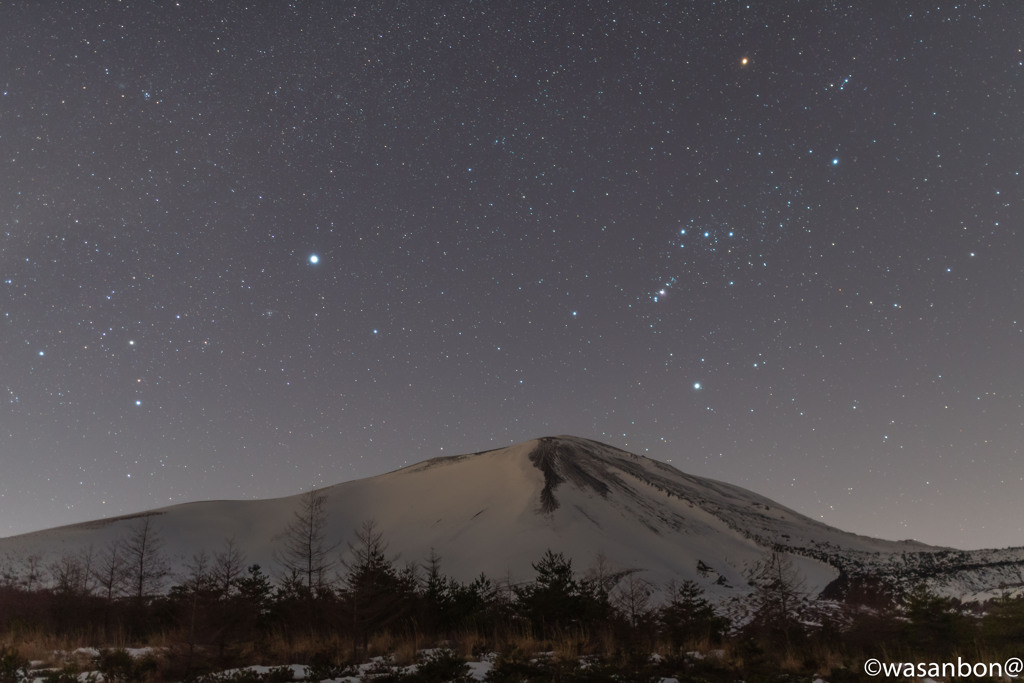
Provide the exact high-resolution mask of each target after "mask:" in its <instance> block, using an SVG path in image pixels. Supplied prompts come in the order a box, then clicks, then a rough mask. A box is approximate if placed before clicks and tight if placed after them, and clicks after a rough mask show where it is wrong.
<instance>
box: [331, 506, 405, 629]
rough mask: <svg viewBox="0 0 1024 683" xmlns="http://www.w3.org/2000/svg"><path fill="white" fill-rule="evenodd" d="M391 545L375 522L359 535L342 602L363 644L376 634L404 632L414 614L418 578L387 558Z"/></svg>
mask: <svg viewBox="0 0 1024 683" xmlns="http://www.w3.org/2000/svg"><path fill="white" fill-rule="evenodd" d="M387 547H388V546H387V543H386V542H385V541H384V537H383V535H382V534H381V532H380V531H379V530H378V529H377V525H376V524H375V523H374V522H373V521H369V522H366V523H364V524H363V526H362V527H361V528H360V529H359V530H358V531H357V532H356V542H355V543H350V544H349V552H350V555H351V557H350V559H348V560H347V561H345V563H344V564H345V568H346V569H347V570H348V574H347V576H346V578H345V589H344V592H343V594H342V599H343V602H344V605H345V608H344V611H345V614H347V615H348V618H349V625H350V627H351V629H352V632H353V633H354V634H355V635H356V637H357V638H360V639H361V640H362V642H363V647H364V648H365V647H366V644H367V641H368V639H369V637H370V635H372V634H373V633H375V632H378V631H382V630H386V629H389V628H390V629H394V628H401V627H402V626H404V625H406V621H407V619H408V618H409V617H410V616H411V615H412V613H413V609H412V608H413V605H414V597H415V593H416V583H417V582H416V577H415V575H413V574H412V572H399V571H398V570H397V569H396V567H395V563H394V561H393V560H391V559H389V558H388V556H387Z"/></svg>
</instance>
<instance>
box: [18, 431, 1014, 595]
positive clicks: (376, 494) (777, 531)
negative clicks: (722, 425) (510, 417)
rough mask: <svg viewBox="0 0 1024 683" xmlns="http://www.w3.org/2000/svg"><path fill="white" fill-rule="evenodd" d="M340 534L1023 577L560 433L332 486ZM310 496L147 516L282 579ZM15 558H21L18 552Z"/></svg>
mask: <svg viewBox="0 0 1024 683" xmlns="http://www.w3.org/2000/svg"><path fill="white" fill-rule="evenodd" d="M322 491H323V493H324V494H325V496H326V510H327V521H326V524H325V532H326V538H327V541H328V542H330V543H337V544H339V548H340V549H339V551H338V552H339V554H341V553H342V552H343V549H345V548H347V545H348V543H349V542H351V541H353V539H354V536H355V531H356V530H357V529H358V528H359V527H360V526H362V525H363V523H364V522H367V521H371V520H372V521H374V522H375V523H376V526H377V529H378V530H379V531H381V532H382V533H383V536H384V538H385V539H386V540H387V542H388V543H389V545H390V549H391V551H393V552H394V553H396V554H398V555H399V556H400V557H399V561H400V562H402V563H404V562H422V561H423V560H424V559H425V558H426V557H427V556H428V555H429V554H430V553H431V551H432V550H433V551H434V552H436V553H437V555H439V556H440V557H441V569H442V571H443V572H444V573H446V574H448V575H451V576H454V577H456V578H459V579H462V580H471V579H472V578H475V577H476V576H478V575H479V574H480V573H481V572H483V573H486V574H487V575H488V576H490V577H491V578H492V579H495V580H499V581H503V580H506V579H508V580H511V581H513V582H520V581H528V580H530V579H532V578H533V570H532V568H531V563H532V562H535V561H536V560H537V559H539V558H540V557H541V555H542V554H543V553H544V551H545V550H547V549H549V548H550V549H552V550H555V551H558V552H562V553H564V554H566V555H567V556H569V557H571V558H572V559H573V563H574V566H575V567H576V568H577V569H578V570H580V571H581V572H585V571H586V570H587V569H588V568H589V567H592V566H594V565H595V564H596V563H597V561H598V558H599V557H601V558H603V562H604V564H605V566H606V567H611V568H613V569H633V570H636V571H637V572H638V575H639V576H641V577H643V578H644V579H646V580H648V581H650V582H652V583H653V584H655V585H662V586H663V585H665V584H667V583H668V582H670V581H676V582H679V581H681V580H684V579H690V580H694V581H697V582H698V583H700V584H702V585H703V586H704V587H705V588H706V590H707V591H708V593H709V594H710V595H711V596H713V597H717V598H726V597H729V596H733V595H737V594H739V593H742V592H745V591H746V590H747V584H746V580H745V578H744V573H745V570H746V568H747V567H748V566H749V565H750V564H751V563H753V562H755V561H758V560H761V559H763V558H764V557H765V555H766V553H768V552H770V551H773V550H774V551H779V552H784V553H787V554H788V555H790V556H791V557H792V558H793V561H794V564H795V566H796V567H797V569H798V570H799V571H800V572H801V573H802V574H803V575H804V577H805V578H806V581H807V588H808V589H809V590H811V591H812V592H814V593H817V592H820V591H826V589H827V594H828V593H831V594H834V593H835V592H836V591H837V590H838V589H840V588H842V587H843V586H848V585H851V583H854V582H855V581H854V580H855V579H857V578H858V577H862V576H868V575H871V576H880V577H881V578H883V579H884V580H887V581H889V582H891V583H892V584H893V585H895V586H896V587H897V588H899V587H901V586H902V587H907V586H911V585H914V584H916V583H918V582H920V581H927V582H929V583H930V584H931V585H932V586H933V587H934V588H936V589H938V590H940V591H941V592H942V593H945V594H949V595H955V596H958V597H963V598H966V599H971V598H980V597H986V596H988V595H992V594H994V593H996V592H998V591H999V590H1000V589H1001V588H1000V587H1001V586H1009V587H1020V586H1022V585H1024V548H1011V549H1004V550H985V551H959V550H954V549H949V548H937V547H933V546H928V545H924V544H921V543H917V542H913V541H900V542H895V541H885V540H880V539H875V538H868V537H865V536H858V535H855V534H851V533H847V532H844V531H840V530H838V529H835V528H832V527H829V526H827V525H825V524H822V523H820V522H817V521H815V520H812V519H810V518H808V517H805V516H803V515H801V514H799V513H797V512H794V511H793V510H790V509H788V508H786V507H783V506H781V505H779V504H777V503H775V502H773V501H771V500H769V499H767V498H765V497H763V496H759V495H757V494H756V493H752V492H750V491H747V490H745V489H743V488H740V487H738V486H733V485H730V484H725V483H722V482H719V481H714V480H711V479H705V478H701V477H695V476H692V475H688V474H685V473H683V472H680V471H679V470H677V469H675V468H674V467H671V466H669V465H667V464H664V463H661V462H658V461H655V460H650V459H647V458H644V457H641V456H637V455H633V454H631V453H627V452H625V451H622V450H619V449H617V448H613V447H611V446H607V445H605V444H601V443H598V442H595V441H590V440H587V439H582V438H577V437H571V436H561V437H545V438H541V439H536V440H532V441H528V442H525V443H521V444H518V445H515V446H510V447H508V448H501V449H497V450H492V451H485V452H482V453H474V454H469V455H459V456H453V457H446V458H435V459H433V460H428V461H426V462H422V463H420V464H417V465H413V466H410V467H406V468H403V469H401V470H397V471H395V472H391V473H388V474H384V475H380V476H377V477H371V478H368V479H362V480H357V481H350V482H345V483H342V484H337V485H335V486H331V487H329V488H326V489H322ZM301 506H302V496H301V495H300V496H292V497H288V498H278V499H273V500H262V501H210V502H201V503H189V504H185V505H176V506H173V507H168V508H161V509H158V510H153V511H151V512H148V513H145V514H146V515H151V518H150V519H151V521H152V522H153V525H154V527H155V529H156V531H157V533H158V534H159V536H160V537H161V539H162V540H163V542H164V552H165V554H166V555H167V556H168V557H169V558H170V560H171V562H172V565H173V566H174V567H176V568H178V569H180V568H182V567H183V566H184V565H185V563H186V562H187V561H188V560H189V559H190V558H191V557H192V556H193V555H194V554H195V553H197V552H199V551H200V550H203V549H205V550H206V551H207V552H208V553H210V554H211V555H212V554H215V553H216V552H218V551H219V550H221V549H222V548H223V547H224V544H225V542H226V541H227V539H233V540H234V542H235V544H236V545H237V547H239V548H240V549H241V550H242V551H243V552H244V553H245V555H246V559H247V562H248V563H258V564H260V565H262V566H263V567H264V569H265V570H266V571H268V573H271V574H273V573H274V571H275V567H276V563H275V561H274V548H275V547H276V546H279V545H280V543H281V534H282V532H283V530H284V529H285V527H286V526H287V525H288V523H289V522H290V521H291V520H292V519H293V517H294V515H295V513H296V511H298V510H300V509H301ZM143 516H144V515H132V516H124V517H118V518H113V519H105V520H99V521H95V522H87V523H84V524H76V525H73V526H66V527H60V528H56V529H50V530H46V531H40V532H36V533H31V534H24V535H21V536H13V537H9V538H4V539H0V563H4V562H6V563H8V564H16V563H17V562H19V561H20V562H23V561H24V560H25V558H28V557H31V556H36V557H39V558H41V559H42V563H43V565H45V564H47V563H48V562H50V561H54V560H57V559H59V558H60V556H61V555H65V554H71V553H75V552H78V551H80V550H82V549H84V548H87V547H90V546H91V547H92V548H93V549H96V550H99V549H102V548H104V547H106V546H108V545H109V544H111V543H113V542H115V541H116V540H117V539H119V538H125V537H128V536H130V535H131V534H132V533H133V531H134V530H135V529H136V528H137V525H138V524H139V520H140V518H141V517H143ZM5 558H6V559H5Z"/></svg>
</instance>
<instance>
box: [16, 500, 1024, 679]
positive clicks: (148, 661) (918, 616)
mask: <svg viewBox="0 0 1024 683" xmlns="http://www.w3.org/2000/svg"><path fill="white" fill-rule="evenodd" d="M321 514H322V513H321V512H320V510H319V508H318V503H317V498H316V496H315V495H311V496H310V497H309V498H308V500H307V504H306V508H305V509H304V510H303V511H301V512H300V513H299V514H297V515H296V517H295V520H293V523H292V524H291V525H290V526H289V528H288V529H287V530H286V533H285V534H284V535H283V536H282V542H281V551H280V553H279V556H278V562H277V564H278V566H277V567H276V568H275V574H274V575H273V577H272V576H271V575H268V574H267V573H265V571H264V569H263V568H262V567H259V566H257V565H249V566H247V565H246V564H245V561H244V558H243V557H242V556H241V554H240V553H239V552H238V550H237V548H236V547H235V546H234V544H233V543H231V542H230V541H226V542H225V545H224V547H223V548H221V549H220V550H219V551H217V552H215V553H214V554H212V555H210V554H208V553H207V552H205V551H199V552H197V554H196V555H195V556H194V557H193V559H192V562H191V563H190V565H189V567H188V570H187V572H185V574H184V575H183V576H178V577H174V579H175V580H173V581H172V577H170V576H169V575H168V572H167V569H166V567H167V564H166V562H165V560H164V558H162V557H161V554H160V549H161V544H160V538H159V534H158V529H157V528H156V527H155V526H154V524H153V520H152V518H148V517H147V518H144V519H142V520H141V521H140V522H139V525H138V527H137V528H136V531H135V532H134V533H133V534H132V536H131V537H130V538H127V539H124V540H122V541H120V542H119V543H117V544H112V545H111V547H109V548H105V549H102V550H101V551H98V552H95V553H93V552H88V553H82V554H78V555H75V556H68V557H64V558H61V559H60V560H59V561H56V562H52V563H50V564H49V565H47V566H43V564H42V562H41V561H40V560H39V559H38V558H24V559H22V560H21V561H19V562H14V561H13V560H12V561H8V563H7V564H6V565H5V568H4V571H3V573H2V576H0V683H4V682H6V681H13V680H19V679H20V677H21V675H22V674H23V673H24V671H25V668H26V666H27V663H28V661H29V660H32V661H35V662H40V663H41V664H39V665H38V666H44V665H45V666H49V667H51V668H52V670H51V671H50V673H49V674H47V675H48V676H49V677H50V680H55V681H65V680H74V678H75V676H76V675H77V674H78V673H79V672H81V671H94V670H95V671H102V672H104V675H105V680H107V681H111V680H152V681H183V680H213V679H212V678H205V679H204V677H208V676H209V674H210V673H211V672H215V671H224V670H226V669H230V668H232V667H245V666H249V665H255V664H259V665H267V666H280V665H284V664H293V663H302V664H306V665H308V667H309V669H308V670H307V671H306V673H307V674H308V675H309V679H310V680H329V679H332V678H335V679H337V678H341V677H343V676H351V677H353V678H362V679H364V680H369V679H372V680H377V681H432V680H463V679H465V680H468V679H466V678H465V677H466V676H467V675H468V674H467V672H466V667H465V662H466V661H475V660H479V659H480V658H482V657H488V658H489V661H490V665H489V667H488V672H487V674H486V677H487V680H489V681H510V682H511V681H570V680H572V681H577V680H579V681H583V680H587V681H602V680H617V681H657V680H660V679H661V678H663V677H675V678H678V679H679V680H681V681H685V680H703V681H735V680H744V681H749V682H753V681H759V680H763V681H768V680H786V678H785V677H786V676H790V675H791V676H799V677H801V680H806V677H807V676H810V675H815V674H817V675H821V676H823V677H824V678H826V680H829V681H830V682H831V683H841V682H842V681H846V680H860V679H861V677H862V675H861V666H862V665H863V662H864V661H865V659H867V658H869V657H878V658H881V659H884V660H886V661H937V660H938V661H941V660H948V659H949V658H951V657H953V658H955V657H956V656H958V655H959V656H962V657H964V658H965V659H969V660H972V661H1001V660H1002V659H1005V658H1006V657H1009V656H1020V654H1021V653H1020V651H1019V648H1020V643H1021V642H1024V600H1022V599H1020V598H1013V597H1010V596H1009V595H1006V596H1004V597H1002V598H1000V599H998V600H995V601H992V602H990V603H989V604H987V605H985V606H983V608H976V609H975V610H974V611H969V610H966V609H964V608H963V607H962V606H960V605H957V604H956V603H955V602H953V601H951V600H947V599H943V598H939V597H936V596H935V595H932V594H930V593H928V592H927V591H926V590H923V589H919V590H917V591H914V592H913V593H911V594H909V595H903V596H900V595H893V594H892V593H891V591H889V590H887V589H886V587H885V586H882V585H875V584H870V583H864V584H863V585H860V586H858V587H857V589H858V590H856V591H849V592H848V595H852V594H854V593H857V597H856V600H855V601H853V600H850V601H844V600H842V599H837V600H833V601H830V602H822V601H814V600H811V599H810V596H808V595H806V593H805V592H804V591H803V589H802V586H801V584H800V581H799V579H798V577H797V576H796V574H795V572H793V570H792V567H791V566H790V565H789V564H788V563H787V562H786V560H785V559H784V557H783V556H779V555H774V554H770V555H768V556H766V557H765V559H764V561H763V562H761V563H759V564H758V565H756V566H754V567H751V568H750V572H749V580H750V584H751V588H752V593H751V595H750V596H749V597H748V598H745V599H744V600H742V601H737V602H734V603H731V604H727V605H724V606H720V607H719V608H718V609H715V608H714V607H712V605H711V603H710V602H709V601H708V600H707V599H706V597H705V596H704V594H703V592H702V590H701V589H700V588H699V587H698V586H697V585H696V584H694V583H692V582H682V583H679V584H676V585H671V586H664V587H659V586H653V585H651V584H649V583H647V582H645V581H644V580H643V579H642V577H641V576H640V575H638V574H635V573H631V572H628V571H614V570H612V569H610V568H608V567H607V566H606V565H605V563H602V562H597V563H596V565H595V566H594V567H591V568H590V569H589V570H588V571H586V572H578V571H576V569H575V568H574V567H573V566H572V563H571V562H570V561H569V560H567V559H566V558H564V557H563V556H562V555H560V554H558V553H556V552H552V551H548V552H547V553H546V554H545V555H544V556H543V557H541V558H538V560H537V561H536V562H535V563H534V569H535V570H536V576H535V578H534V580H533V581H531V582H529V583H526V584H520V585H509V584H508V582H496V581H494V580H493V579H491V578H489V577H486V576H480V577H478V578H477V579H476V580H474V581H472V582H469V583H463V582H459V581H456V580H453V579H451V578H448V577H446V576H445V575H444V573H443V571H442V564H441V558H438V557H436V556H431V557H428V558H425V559H424V560H423V561H422V562H421V563H418V564H409V565H406V566H399V565H398V564H397V563H396V561H395V559H394V558H392V557H390V556H389V555H388V553H387V546H386V543H385V541H384V539H383V538H382V537H381V535H380V534H379V532H377V530H376V529H375V527H374V526H373V525H372V524H367V525H365V526H364V527H363V528H362V529H360V530H359V532H358V533H357V534H356V542H355V543H354V544H352V545H350V546H349V547H348V548H347V553H345V556H346V559H345V561H344V562H343V563H341V562H337V561H336V558H337V557H338V556H339V555H340V553H339V552H338V548H336V547H334V546H331V545H330V544H328V543H326V540H325V539H324V537H323V520H322V517H321ZM655 595H657V596H658V601H657V602H655V600H654V599H655ZM865 603H868V604H865ZM142 646H148V647H149V648H151V649H150V650H148V651H147V652H145V653H142V654H141V655H139V654H137V655H136V656H134V657H133V656H131V655H130V654H129V653H128V652H127V651H126V650H125V649H124V648H126V647H142ZM82 647H90V648H96V649H95V650H88V651H82V650H80V649H79V648H82ZM428 648H440V649H438V650H434V651H432V652H429V653H428V654H426V655H424V650H426V649H428ZM541 653H542V654H541ZM652 653H653V654H655V655H656V656H654V657H652ZM374 657H377V658H380V659H377V660H376V663H375V665H374V666H373V667H370V668H367V667H366V666H365V665H364V666H363V668H362V669H358V668H356V665H359V664H365V663H366V662H368V661H370V660H371V659H372V658H374ZM424 657H425V659H424ZM417 661H418V662H419V664H420V666H419V667H418V668H416V669H405V668H403V667H405V666H407V665H410V664H413V663H416V662H417ZM293 674H294V672H293V671H291V670H284V669H276V670H271V671H268V672H265V673H262V674H259V675H257V674H255V673H253V672H251V671H250V672H240V673H237V674H235V675H234V678H230V680H290V679H291V676H292V675H293ZM36 675H41V674H36ZM221 680H223V678H222V679H221Z"/></svg>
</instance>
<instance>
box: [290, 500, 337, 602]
mask: <svg viewBox="0 0 1024 683" xmlns="http://www.w3.org/2000/svg"><path fill="white" fill-rule="evenodd" d="M326 505H327V495H326V494H325V493H324V492H323V491H318V490H313V491H309V492H308V493H306V494H305V495H303V496H302V502H301V504H300V505H299V508H298V509H297V510H296V511H295V512H294V514H293V516H292V520H291V522H290V523H289V524H288V526H287V527H286V528H285V530H284V532H283V533H282V534H281V536H280V540H281V545H280V546H279V547H278V548H277V549H276V550H275V552H274V559H275V560H277V562H278V564H280V565H281V568H282V569H283V570H284V579H285V581H291V582H295V583H297V584H298V585H299V586H301V589H302V590H303V591H305V592H307V594H308V597H313V596H315V595H316V594H317V593H319V592H320V591H322V590H324V589H326V588H327V587H328V585H329V580H328V577H329V576H330V574H331V571H332V569H333V568H334V566H335V564H336V562H335V560H334V559H332V558H333V555H334V551H335V549H337V547H338V544H337V543H334V544H332V543H329V542H328V541H327V528H326V527H327V508H326Z"/></svg>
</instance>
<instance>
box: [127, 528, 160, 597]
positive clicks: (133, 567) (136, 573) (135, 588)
mask: <svg viewBox="0 0 1024 683" xmlns="http://www.w3.org/2000/svg"><path fill="white" fill-rule="evenodd" d="M153 517H154V516H153V515H151V514H150V515H145V516H144V517H143V518H142V519H141V520H140V521H139V523H138V524H136V525H135V529H134V531H133V532H132V534H131V535H130V536H129V537H128V538H127V539H125V541H124V545H123V552H124V559H125V565H126V567H127V572H128V579H129V585H130V586H131V591H132V595H133V596H134V597H135V599H136V600H137V601H139V602H142V601H143V600H144V599H145V598H146V597H148V596H150V595H153V594H155V593H158V592H159V591H160V589H161V587H162V586H163V581H164V579H165V578H166V577H167V575H168V574H169V573H170V569H169V567H168V564H167V559H166V558H165V557H164V553H163V545H164V544H163V539H162V538H160V534H159V533H158V532H157V528H156V524H155V523H154V521H153Z"/></svg>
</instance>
